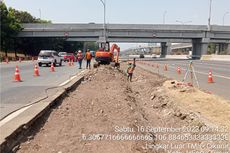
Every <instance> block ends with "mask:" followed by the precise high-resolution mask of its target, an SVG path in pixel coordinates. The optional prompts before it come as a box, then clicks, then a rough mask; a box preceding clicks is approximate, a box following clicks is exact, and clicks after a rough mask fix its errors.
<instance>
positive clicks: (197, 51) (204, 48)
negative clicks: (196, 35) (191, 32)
mask: <svg viewBox="0 0 230 153" xmlns="http://www.w3.org/2000/svg"><path fill="white" fill-rule="evenodd" d="M207 53H208V43H207V42H202V41H201V40H193V42H192V57H193V58H194V59H199V58H201V56H202V55H207Z"/></svg>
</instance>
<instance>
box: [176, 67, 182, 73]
mask: <svg viewBox="0 0 230 153" xmlns="http://www.w3.org/2000/svg"><path fill="white" fill-rule="evenodd" d="M177 73H178V74H181V69H180V66H178V67H177Z"/></svg>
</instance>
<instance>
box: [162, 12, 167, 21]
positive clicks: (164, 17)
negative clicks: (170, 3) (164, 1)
mask: <svg viewBox="0 0 230 153" xmlns="http://www.w3.org/2000/svg"><path fill="white" fill-rule="evenodd" d="M166 14H167V11H164V14H163V24H165V16H166Z"/></svg>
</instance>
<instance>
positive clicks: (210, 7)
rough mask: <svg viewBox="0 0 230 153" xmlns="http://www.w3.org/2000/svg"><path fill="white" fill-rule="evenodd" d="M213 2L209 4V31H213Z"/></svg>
mask: <svg viewBox="0 0 230 153" xmlns="http://www.w3.org/2000/svg"><path fill="white" fill-rule="evenodd" d="M211 16H212V0H210V3H209V18H208V31H211Z"/></svg>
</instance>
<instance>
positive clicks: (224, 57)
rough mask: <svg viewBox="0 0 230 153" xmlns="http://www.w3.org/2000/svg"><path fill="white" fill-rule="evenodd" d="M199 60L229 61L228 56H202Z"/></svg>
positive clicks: (229, 57) (229, 56)
mask: <svg viewBox="0 0 230 153" xmlns="http://www.w3.org/2000/svg"><path fill="white" fill-rule="evenodd" d="M201 60H211V61H212V60H213V61H230V55H203V56H202V57H201Z"/></svg>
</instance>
